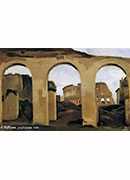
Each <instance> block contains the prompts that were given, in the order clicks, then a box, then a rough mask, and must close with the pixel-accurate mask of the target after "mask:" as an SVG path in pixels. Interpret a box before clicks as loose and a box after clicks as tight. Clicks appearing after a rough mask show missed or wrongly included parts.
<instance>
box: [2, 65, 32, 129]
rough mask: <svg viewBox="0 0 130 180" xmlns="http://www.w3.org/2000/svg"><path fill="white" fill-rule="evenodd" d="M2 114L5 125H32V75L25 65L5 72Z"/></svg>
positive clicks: (13, 67)
mask: <svg viewBox="0 0 130 180" xmlns="http://www.w3.org/2000/svg"><path fill="white" fill-rule="evenodd" d="M2 112H3V114H2V119H3V123H4V124H8V125H23V124H30V123H32V118H33V117H32V116H33V105H32V75H31V72H30V70H29V69H28V68H27V67H26V66H24V65H21V64H14V65H11V66H9V67H8V68H6V69H5V70H4V72H3V79H2Z"/></svg>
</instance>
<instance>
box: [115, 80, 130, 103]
mask: <svg viewBox="0 0 130 180" xmlns="http://www.w3.org/2000/svg"><path fill="white" fill-rule="evenodd" d="M116 94H117V104H125V100H126V99H128V94H129V93H128V81H127V78H126V77H125V78H124V79H121V80H120V87H119V88H118V89H117V90H116Z"/></svg>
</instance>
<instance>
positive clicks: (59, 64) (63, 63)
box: [47, 62, 82, 120]
mask: <svg viewBox="0 0 130 180" xmlns="http://www.w3.org/2000/svg"><path fill="white" fill-rule="evenodd" d="M62 65H67V66H70V67H71V68H72V71H74V70H75V71H76V72H77V74H78V75H79V82H77V87H78V83H82V81H81V73H80V70H79V67H77V66H76V65H75V64H74V63H71V62H60V63H55V64H53V65H51V67H50V68H49V69H48V72H47V80H48V77H49V73H50V72H51V71H52V70H53V69H54V68H56V67H58V66H59V70H60V66H61V67H62ZM66 68H67V67H66ZM66 86H67V85H66ZM67 87H68V86H67ZM80 88H81V87H80ZM80 94H81V89H80ZM48 96H49V93H48ZM79 98H80V101H79V102H81V97H79ZM48 102H49V97H48ZM76 102H77V101H73V103H76ZM71 103H72V101H71ZM75 105H76V104H75ZM52 111H53V110H52ZM80 112H81V110H80ZM48 113H49V112H48ZM56 119H57V118H56ZM49 120H50V119H49Z"/></svg>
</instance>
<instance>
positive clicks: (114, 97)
mask: <svg viewBox="0 0 130 180" xmlns="http://www.w3.org/2000/svg"><path fill="white" fill-rule="evenodd" d="M95 89H96V105H97V109H98V115H99V116H98V125H102V126H109V127H120V126H125V125H126V123H125V122H126V119H127V117H128V111H127V109H128V81H127V74H126V73H125V71H124V70H123V69H122V68H121V67H119V66H117V65H105V66H103V67H101V68H100V69H99V70H98V72H97V74H96V88H95Z"/></svg>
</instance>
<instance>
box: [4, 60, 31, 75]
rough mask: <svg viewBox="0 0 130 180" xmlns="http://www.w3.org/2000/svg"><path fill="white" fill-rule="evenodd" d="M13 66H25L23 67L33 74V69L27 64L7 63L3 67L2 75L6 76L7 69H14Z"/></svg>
mask: <svg viewBox="0 0 130 180" xmlns="http://www.w3.org/2000/svg"><path fill="white" fill-rule="evenodd" d="M13 66H23V67H26V68H27V69H28V70H29V71H30V73H31V74H32V72H31V69H30V68H29V67H28V65H27V64H24V63H13V62H12V63H6V65H5V66H4V67H3V69H2V75H3V74H4V72H5V71H6V70H7V69H9V68H11V67H13Z"/></svg>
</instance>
